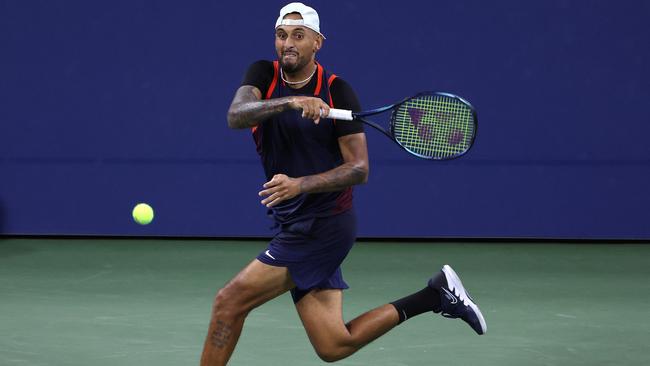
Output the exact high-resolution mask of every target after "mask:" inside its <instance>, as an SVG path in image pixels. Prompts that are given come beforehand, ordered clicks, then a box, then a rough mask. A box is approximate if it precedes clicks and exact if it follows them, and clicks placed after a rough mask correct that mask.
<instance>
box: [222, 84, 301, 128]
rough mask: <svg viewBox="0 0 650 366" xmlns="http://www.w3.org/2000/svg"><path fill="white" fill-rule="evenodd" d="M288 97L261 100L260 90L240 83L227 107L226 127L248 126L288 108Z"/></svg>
mask: <svg viewBox="0 0 650 366" xmlns="http://www.w3.org/2000/svg"><path fill="white" fill-rule="evenodd" d="M289 103H290V97H285V98H277V99H268V100H262V92H260V90H259V89H257V88H256V87H254V86H251V85H242V86H241V87H239V89H237V92H236V93H235V97H234V98H233V100H232V103H231V104H230V108H229V109H228V127H230V128H250V127H254V126H257V124H258V123H259V122H261V121H263V120H265V119H267V118H269V117H271V116H273V115H274V114H278V113H280V112H283V111H285V110H287V109H288V108H289Z"/></svg>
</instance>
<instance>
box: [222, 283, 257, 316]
mask: <svg viewBox="0 0 650 366" xmlns="http://www.w3.org/2000/svg"><path fill="white" fill-rule="evenodd" d="M213 309H214V312H215V314H219V315H220V316H221V317H223V316H226V317H231V316H235V317H236V316H245V315H246V314H247V313H248V312H250V311H251V310H252V309H249V308H248V306H247V305H246V301H245V298H244V296H243V290H242V289H241V288H240V286H239V285H238V284H237V283H233V282H230V283H228V284H227V285H226V286H224V287H223V288H222V289H220V290H219V291H218V292H217V296H215V298H214V305H213Z"/></svg>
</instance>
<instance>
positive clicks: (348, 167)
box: [300, 163, 368, 193]
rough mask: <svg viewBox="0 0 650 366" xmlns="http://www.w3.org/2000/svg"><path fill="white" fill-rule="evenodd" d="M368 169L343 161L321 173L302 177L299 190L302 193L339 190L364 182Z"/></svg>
mask: <svg viewBox="0 0 650 366" xmlns="http://www.w3.org/2000/svg"><path fill="white" fill-rule="evenodd" d="M367 179H368V170H367V169H366V168H364V167H362V166H359V165H355V164H352V163H345V164H343V165H340V166H338V167H336V168H334V169H332V170H329V171H326V172H324V173H321V174H316V175H308V176H306V177H302V181H301V182H300V191H301V192H302V193H318V192H333V191H340V190H342V189H345V188H347V187H351V186H353V185H356V184H362V183H365V182H366V180H367Z"/></svg>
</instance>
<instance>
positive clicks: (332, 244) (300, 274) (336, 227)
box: [257, 210, 357, 303]
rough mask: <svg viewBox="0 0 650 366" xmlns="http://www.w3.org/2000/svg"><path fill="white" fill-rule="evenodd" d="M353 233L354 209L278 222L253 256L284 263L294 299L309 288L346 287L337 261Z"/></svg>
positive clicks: (269, 262) (344, 255) (350, 243)
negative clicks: (274, 232)
mask: <svg viewBox="0 0 650 366" xmlns="http://www.w3.org/2000/svg"><path fill="white" fill-rule="evenodd" d="M356 234H357V219H356V216H355V213H354V210H348V211H346V212H343V213H341V214H338V215H335V216H329V217H318V218H314V219H307V220H304V221H298V222H295V223H291V224H286V225H281V226H280V232H279V233H278V234H277V235H276V236H275V237H274V238H273V239H272V240H271V242H270V243H269V245H268V247H267V248H266V250H264V251H263V252H262V253H260V254H259V255H258V256H257V259H258V260H259V261H260V262H262V263H265V264H268V265H271V266H277V267H287V269H288V270H289V274H290V275H291V279H292V280H293V282H294V283H295V284H296V287H295V288H294V289H292V290H291V296H292V297H293V301H294V303H297V302H298V301H300V299H302V297H303V296H305V295H306V294H307V293H309V291H311V290H313V289H346V288H348V287H349V286H348V285H347V283H345V281H344V280H343V274H342V273H341V267H340V266H341V263H343V260H344V259H345V257H346V256H347V255H348V252H349V251H350V249H352V245H353V244H354V240H355V238H356Z"/></svg>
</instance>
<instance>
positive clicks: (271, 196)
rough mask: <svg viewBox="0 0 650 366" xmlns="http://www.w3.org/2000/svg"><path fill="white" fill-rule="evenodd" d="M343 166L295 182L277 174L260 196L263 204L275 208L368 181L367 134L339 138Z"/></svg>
mask: <svg viewBox="0 0 650 366" xmlns="http://www.w3.org/2000/svg"><path fill="white" fill-rule="evenodd" d="M338 142H339V147H340V149H341V155H342V156H343V164H341V165H339V166H337V167H336V168H334V169H331V170H328V171H326V172H324V173H320V174H315V175H308V176H305V177H298V178H292V177H288V176H286V175H284V174H276V175H274V176H273V179H271V180H270V181H268V182H266V183H265V184H264V190H262V191H261V192H260V193H259V195H260V196H266V198H264V199H263V200H262V204H263V205H266V206H267V207H273V206H275V205H277V204H278V203H280V202H282V201H285V200H288V199H291V198H293V197H295V196H297V195H299V194H301V193H318V192H334V191H341V190H343V189H345V188H348V187H351V186H353V185H357V184H363V183H366V182H367V181H368V171H369V163H368V147H367V144H366V135H365V133H363V132H361V133H354V134H350V135H345V136H341V137H339V138H338Z"/></svg>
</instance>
